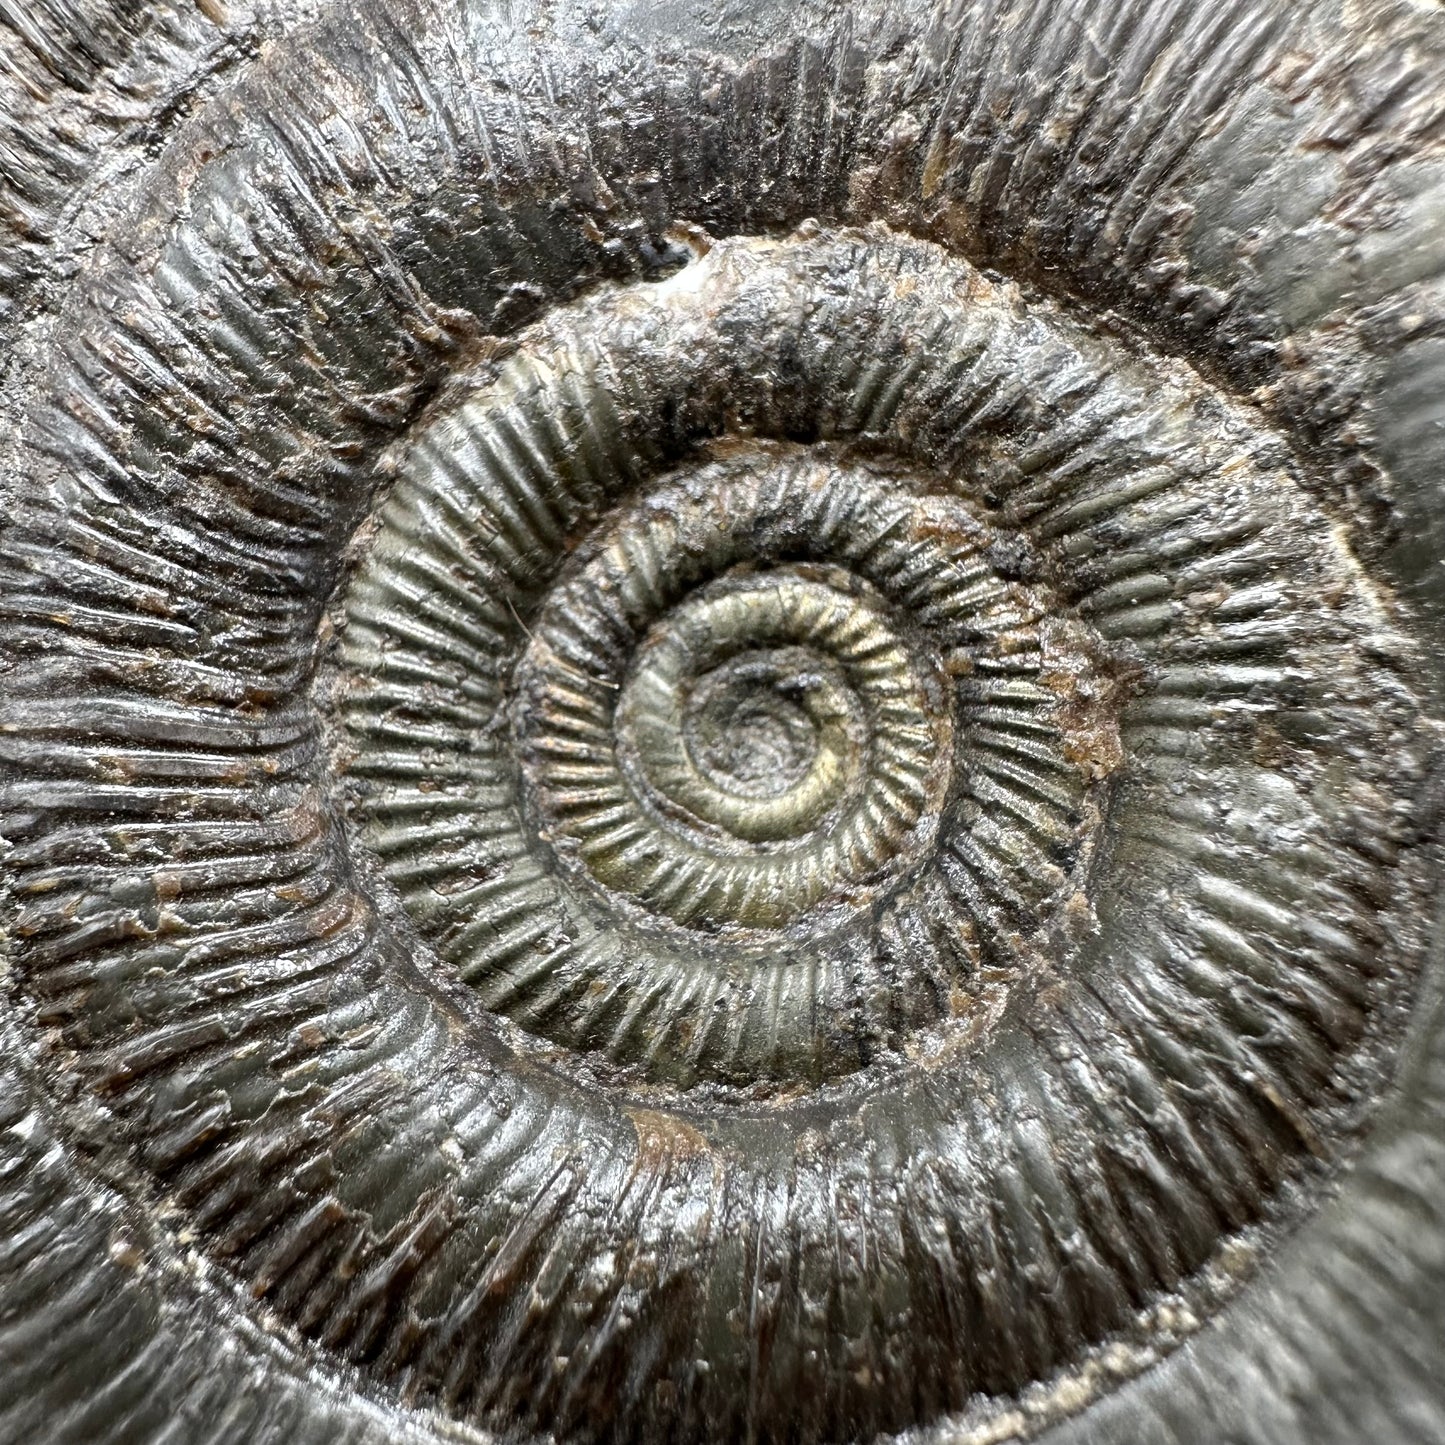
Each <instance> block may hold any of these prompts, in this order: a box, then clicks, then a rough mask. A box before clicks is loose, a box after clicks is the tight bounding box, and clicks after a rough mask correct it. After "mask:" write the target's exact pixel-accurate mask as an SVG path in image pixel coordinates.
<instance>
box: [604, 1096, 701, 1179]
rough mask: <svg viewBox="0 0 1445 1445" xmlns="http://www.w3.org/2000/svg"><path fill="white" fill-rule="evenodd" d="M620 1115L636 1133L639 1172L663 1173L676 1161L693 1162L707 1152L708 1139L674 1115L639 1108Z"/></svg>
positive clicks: (629, 1109)
mask: <svg viewBox="0 0 1445 1445" xmlns="http://www.w3.org/2000/svg"><path fill="white" fill-rule="evenodd" d="M623 1112H624V1113H625V1114H626V1115H627V1117H628V1119H629V1120H631V1122H632V1127H633V1129H634V1130H635V1131H636V1133H637V1168H638V1169H639V1170H643V1169H645V1170H648V1171H649V1172H652V1173H662V1172H663V1171H664V1170H665V1169H666V1168H667V1166H668V1165H669V1164H670V1163H672V1161H673V1160H675V1159H693V1158H697V1157H698V1156H700V1155H704V1154H707V1153H708V1152H709V1151H708V1142H707V1140H706V1139H705V1138H703V1136H702V1135H701V1134H700V1133H699V1132H698V1131H697V1130H696V1129H694V1128H693V1127H692V1125H691V1124H689V1123H687V1122H685V1121H684V1120H682V1119H679V1118H678V1117H677V1115H675V1114H663V1113H660V1112H658V1111H657V1110H655V1109H640V1108H627V1109H625V1110H624V1111H623Z"/></svg>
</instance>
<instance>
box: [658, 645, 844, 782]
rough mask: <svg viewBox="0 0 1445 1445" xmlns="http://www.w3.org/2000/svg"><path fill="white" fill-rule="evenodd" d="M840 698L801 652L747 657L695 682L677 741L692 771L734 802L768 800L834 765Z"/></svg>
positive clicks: (841, 713) (841, 706)
mask: <svg viewBox="0 0 1445 1445" xmlns="http://www.w3.org/2000/svg"><path fill="white" fill-rule="evenodd" d="M850 716H851V714H850V710H849V708H848V704H847V697H846V694H844V693H843V692H842V690H841V689H840V688H839V687H838V684H837V681H836V679H834V678H832V677H829V676H827V675H826V674H825V673H824V671H823V669H822V667H821V665H820V664H819V663H818V662H817V660H816V659H814V658H811V657H809V656H808V654H807V653H805V652H802V651H801V650H796V651H795V650H792V649H777V650H775V651H771V652H757V653H750V654H747V655H745V656H743V657H739V658H734V659H732V660H731V661H729V662H727V663H724V664H723V665H722V666H721V667H717V668H714V669H713V670H712V671H711V672H709V673H707V674H705V675H704V676H702V677H700V678H699V679H698V680H697V683H696V685H695V686H694V687H693V689H692V691H691V693H690V695H689V696H688V699H687V702H686V705H685V707H684V711H683V718H682V732H683V742H684V744H685V746H686V748H687V752H688V756H689V757H690V758H691V760H692V762H693V765H694V766H695V767H696V768H697V769H698V771H699V772H700V773H701V774H702V775H703V776H704V777H705V778H706V779H707V780H708V781H709V782H710V783H711V784H712V785H713V786H714V787H715V788H717V789H719V790H720V791H723V792H727V793H731V794H733V795H735V796H737V797H739V798H754V799H776V798H781V797H783V796H785V795H787V794H788V793H790V792H792V791H793V790H794V789H795V788H796V787H797V786H798V784H800V783H801V782H802V781H803V780H804V779H805V778H806V777H807V776H808V775H809V774H810V773H813V772H815V771H820V770H822V769H823V768H827V769H828V770H830V771H833V772H836V771H838V769H839V767H840V762H841V760H840V758H839V756H838V746H837V744H838V741H839V739H838V738H837V736H836V734H837V733H838V731H839V724H841V723H844V722H846V720H847V719H848V718H849V717H850Z"/></svg>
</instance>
